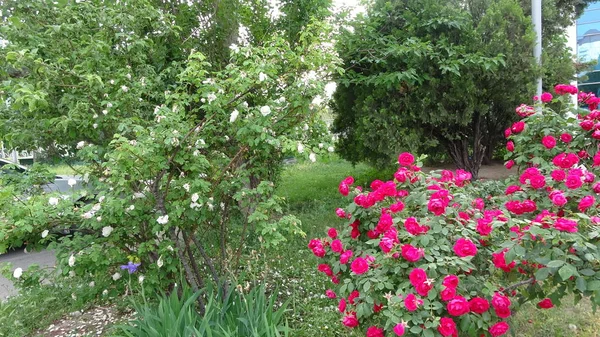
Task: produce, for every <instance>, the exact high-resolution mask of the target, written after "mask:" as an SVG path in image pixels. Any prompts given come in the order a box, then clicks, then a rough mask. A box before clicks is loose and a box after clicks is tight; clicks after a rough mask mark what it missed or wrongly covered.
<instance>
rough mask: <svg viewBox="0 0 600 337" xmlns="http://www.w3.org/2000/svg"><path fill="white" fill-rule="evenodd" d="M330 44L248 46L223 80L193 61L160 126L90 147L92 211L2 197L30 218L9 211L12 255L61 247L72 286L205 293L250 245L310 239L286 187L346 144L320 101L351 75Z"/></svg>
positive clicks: (67, 202)
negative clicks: (284, 171)
mask: <svg viewBox="0 0 600 337" xmlns="http://www.w3.org/2000/svg"><path fill="white" fill-rule="evenodd" d="M325 35H326V33H325V29H324V27H322V26H313V27H311V28H309V29H308V30H307V31H306V32H305V34H304V35H303V36H302V38H301V39H300V42H299V44H298V45H297V46H295V47H294V48H293V49H292V48H291V47H290V46H289V44H288V43H287V42H286V41H285V40H284V39H282V38H277V37H276V38H274V39H272V40H271V41H269V42H266V43H265V44H264V45H263V46H261V47H239V49H237V50H236V52H235V53H234V54H233V56H232V59H231V61H230V63H229V65H227V67H225V68H224V69H222V70H220V71H214V70H211V69H212V67H210V65H209V64H208V62H207V61H206V59H205V57H204V55H203V54H202V53H199V52H195V53H192V54H191V55H190V57H189V59H188V61H187V64H186V66H185V67H184V70H183V71H182V72H181V73H180V74H179V76H178V83H177V86H176V87H175V88H174V89H173V90H171V91H170V92H169V93H167V94H166V95H165V96H166V98H165V101H164V104H162V105H160V106H157V107H155V108H154V109H153V111H149V113H150V114H153V115H154V122H152V123H150V125H148V123H146V122H144V123H136V122H135V120H134V119H127V120H124V121H123V122H122V123H120V124H119V125H118V127H117V130H116V134H115V135H114V137H113V139H112V141H111V142H110V144H109V145H108V148H106V149H103V148H101V147H100V146H97V145H92V144H88V143H86V142H83V143H78V144H77V148H79V150H77V155H78V157H79V158H80V160H81V161H83V162H84V163H86V166H85V167H86V174H85V176H84V177H83V178H84V180H85V183H86V184H87V185H86V189H87V193H88V194H87V198H88V200H86V203H77V202H75V201H76V200H78V199H79V197H80V195H81V193H73V195H68V196H65V197H64V198H62V197H61V196H58V195H54V194H47V193H29V194H27V193H26V191H25V190H23V189H17V188H13V189H8V190H3V191H2V196H1V197H0V202H4V204H5V205H8V204H9V203H11V201H10V200H13V198H14V199H15V200H18V204H19V206H18V207H3V208H2V214H0V242H2V243H4V246H2V247H0V248H2V249H6V248H7V247H9V246H15V245H19V244H22V243H23V242H26V243H27V244H28V245H29V244H30V245H33V246H35V245H39V244H45V243H47V242H53V243H52V247H53V248H55V249H56V251H57V256H58V260H59V261H60V264H61V266H60V270H61V271H62V272H63V273H64V274H65V275H69V274H71V275H72V274H73V273H75V274H76V275H92V276H93V277H94V278H95V279H105V280H110V279H112V280H113V286H114V289H122V288H123V287H125V286H126V285H128V284H130V283H129V280H130V277H131V275H135V278H136V279H138V282H140V283H142V282H143V285H145V286H148V287H162V286H164V285H165V284H166V283H169V282H171V281H172V280H175V279H176V278H177V277H178V276H179V275H180V273H183V274H184V275H185V277H186V279H187V281H188V282H189V283H190V285H191V286H192V287H193V288H195V289H197V288H199V287H202V286H203V285H204V284H205V283H206V282H207V280H211V281H215V282H216V281H220V280H221V279H222V277H223V276H224V275H226V274H227V273H229V272H232V271H233V272H235V270H236V269H237V267H238V260H239V258H240V256H241V254H243V249H244V247H245V242H246V239H247V238H248V237H252V238H255V239H257V240H259V241H260V242H262V244H264V245H277V244H280V243H281V242H282V241H285V240H286V236H287V235H302V234H303V233H302V231H301V229H300V227H299V225H300V222H299V221H298V219H296V218H295V217H293V216H290V215H286V214H283V208H282V202H283V200H282V199H281V198H279V197H278V196H276V195H275V194H274V186H275V185H274V182H275V181H276V179H277V176H278V173H279V170H280V168H281V163H282V159H283V157H284V156H285V155H286V154H287V153H291V154H293V155H295V156H305V157H306V158H308V159H310V160H313V161H314V160H317V159H318V157H319V156H320V155H322V154H326V153H328V152H329V151H331V148H332V146H333V144H332V141H331V136H330V135H329V133H328V131H327V127H326V126H325V124H324V123H323V121H322V119H321V118H320V116H319V111H320V110H321V108H320V105H319V104H324V102H322V99H320V98H319V99H317V100H316V102H315V97H321V96H324V95H325V93H324V92H325V91H324V90H325V79H326V78H327V77H328V76H329V75H330V73H331V72H333V71H337V68H336V65H337V63H338V61H337V59H336V57H335V55H334V54H332V53H326V52H323V50H322V47H321V42H320V41H321V40H323V39H324V38H325V37H326V36H325ZM123 91H126V90H125V89H123ZM90 118H91V117H90ZM299 152H300V153H299ZM46 178H48V177H46ZM12 206H16V205H15V204H14V203H13V204H12ZM64 229H69V230H70V232H71V233H74V234H72V235H68V236H63V235H58V232H60V231H61V230H64ZM25 273H26V272H25ZM140 275H143V278H141V279H140V278H139V276H140ZM126 276H130V277H126Z"/></svg>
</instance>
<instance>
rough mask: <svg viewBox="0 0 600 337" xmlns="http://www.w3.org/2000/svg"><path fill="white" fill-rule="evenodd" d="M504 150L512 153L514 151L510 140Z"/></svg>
mask: <svg viewBox="0 0 600 337" xmlns="http://www.w3.org/2000/svg"><path fill="white" fill-rule="evenodd" d="M506 149H507V150H508V151H509V152H513V151H514V150H515V143H514V142H513V141H512V140H511V141H509V142H508V143H506Z"/></svg>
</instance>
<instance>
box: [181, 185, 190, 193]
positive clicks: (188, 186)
mask: <svg viewBox="0 0 600 337" xmlns="http://www.w3.org/2000/svg"><path fill="white" fill-rule="evenodd" d="M183 189H184V190H185V191H186V192H189V191H190V184H187V183H186V184H183Z"/></svg>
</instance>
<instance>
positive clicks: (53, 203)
mask: <svg viewBox="0 0 600 337" xmlns="http://www.w3.org/2000/svg"><path fill="white" fill-rule="evenodd" d="M48 204H49V205H50V206H56V205H58V198H55V197H51V198H50V199H48Z"/></svg>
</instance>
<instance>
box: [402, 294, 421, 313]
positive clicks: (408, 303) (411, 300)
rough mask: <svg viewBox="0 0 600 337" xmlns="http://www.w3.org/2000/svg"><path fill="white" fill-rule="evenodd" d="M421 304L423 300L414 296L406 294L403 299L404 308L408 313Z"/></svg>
mask: <svg viewBox="0 0 600 337" xmlns="http://www.w3.org/2000/svg"><path fill="white" fill-rule="evenodd" d="M422 304H423V300H421V299H418V298H417V297H416V296H415V295H414V294H408V295H406V297H405V298H404V306H405V307H406V310H408V311H415V310H417V309H418V308H419V306H420V305H422Z"/></svg>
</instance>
